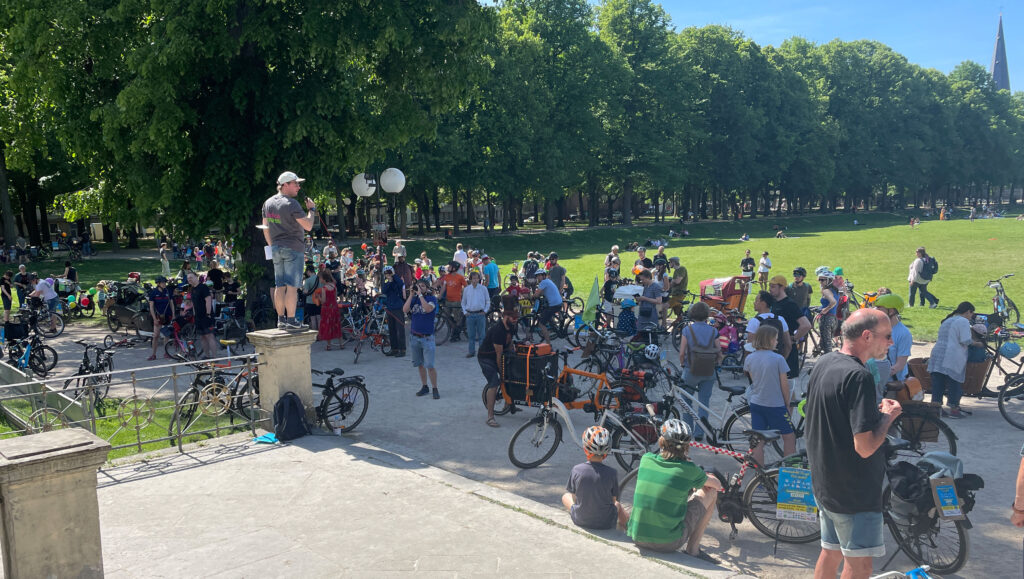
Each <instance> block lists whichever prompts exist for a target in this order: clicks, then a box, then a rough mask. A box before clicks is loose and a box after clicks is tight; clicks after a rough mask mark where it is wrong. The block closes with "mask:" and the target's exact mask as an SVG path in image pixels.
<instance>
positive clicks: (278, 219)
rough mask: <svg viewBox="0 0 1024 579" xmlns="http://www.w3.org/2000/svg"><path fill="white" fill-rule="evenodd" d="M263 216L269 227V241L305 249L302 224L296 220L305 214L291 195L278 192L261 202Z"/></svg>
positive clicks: (280, 245)
mask: <svg viewBox="0 0 1024 579" xmlns="http://www.w3.org/2000/svg"><path fill="white" fill-rule="evenodd" d="M263 216H264V217H266V218H267V224H268V226H269V227H270V229H269V230H270V243H271V245H277V246H279V247H287V248H288V249H294V250H295V251H305V249H306V246H305V244H304V243H303V229H302V226H301V225H299V224H298V222H296V219H300V218H302V217H305V216H306V212H305V211H303V210H302V206H301V205H299V202H298V201H296V200H295V198H293V197H286V196H284V195H281V194H280V193H278V194H276V195H274V196H273V197H271V198H270V199H267V200H266V201H264V202H263Z"/></svg>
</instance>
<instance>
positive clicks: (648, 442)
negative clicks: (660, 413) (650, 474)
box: [612, 414, 660, 472]
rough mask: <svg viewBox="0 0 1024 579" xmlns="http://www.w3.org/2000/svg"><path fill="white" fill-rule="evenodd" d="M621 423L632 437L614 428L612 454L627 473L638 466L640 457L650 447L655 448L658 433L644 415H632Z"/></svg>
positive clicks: (649, 418)
mask: <svg viewBox="0 0 1024 579" xmlns="http://www.w3.org/2000/svg"><path fill="white" fill-rule="evenodd" d="M622 422H623V423H624V424H625V425H626V428H628V429H629V432H630V433H632V434H633V436H630V435H629V433H627V432H626V431H625V430H623V429H621V428H618V427H615V428H614V432H613V433H612V454H614V455H615V460H616V461H617V462H618V463H619V466H621V467H622V470H624V471H626V472H629V471H631V470H633V469H635V468H637V467H639V466H640V457H642V456H643V455H644V453H646V452H647V451H649V450H651V449H652V445H653V448H657V446H658V437H659V436H660V433H659V431H658V425H657V423H655V422H654V419H653V418H651V417H650V416H647V415H646V414H633V415H630V416H628V417H626V419H625V420H623V421H622ZM633 437H636V440H634V439H633Z"/></svg>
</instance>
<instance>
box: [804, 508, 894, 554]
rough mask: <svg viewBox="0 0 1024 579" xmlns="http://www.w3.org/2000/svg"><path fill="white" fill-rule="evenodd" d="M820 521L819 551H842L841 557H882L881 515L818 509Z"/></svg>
mask: <svg viewBox="0 0 1024 579" xmlns="http://www.w3.org/2000/svg"><path fill="white" fill-rule="evenodd" d="M818 518H819V520H820V521H821V548H822V549H825V550H827V551H842V552H843V556H844V557H881V556H883V555H885V540H884V538H883V536H882V526H883V525H882V513H856V514H853V515H844V514H839V513H830V512H828V511H826V510H825V509H823V508H821V506H820V505H819V507H818Z"/></svg>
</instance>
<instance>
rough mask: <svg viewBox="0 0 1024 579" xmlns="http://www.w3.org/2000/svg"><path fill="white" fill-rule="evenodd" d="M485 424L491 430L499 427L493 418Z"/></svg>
mask: <svg viewBox="0 0 1024 579" xmlns="http://www.w3.org/2000/svg"><path fill="white" fill-rule="evenodd" d="M485 424H487V426H490V427H491V428H498V427H500V426H501V425H500V424H498V421H497V420H495V419H493V418H488V419H487V422H486V423H485Z"/></svg>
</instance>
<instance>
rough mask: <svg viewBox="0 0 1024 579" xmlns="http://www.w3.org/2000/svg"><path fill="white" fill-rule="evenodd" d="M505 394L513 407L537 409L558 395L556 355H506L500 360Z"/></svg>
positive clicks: (512, 353)
mask: <svg viewBox="0 0 1024 579" xmlns="http://www.w3.org/2000/svg"><path fill="white" fill-rule="evenodd" d="M502 366H503V368H502V376H503V382H504V385H505V393H506V394H508V396H509V398H511V399H512V401H513V402H515V403H516V404H523V405H526V406H541V405H543V404H545V403H547V402H550V401H551V398H552V396H558V385H557V384H556V383H555V381H556V379H557V378H558V355H557V354H549V355H546V356H538V355H536V354H533V355H523V354H518V353H515V352H510V353H509V354H508V355H506V356H503V357H502Z"/></svg>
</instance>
